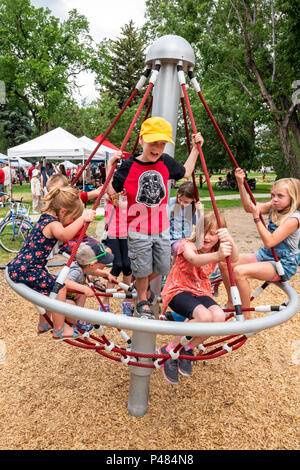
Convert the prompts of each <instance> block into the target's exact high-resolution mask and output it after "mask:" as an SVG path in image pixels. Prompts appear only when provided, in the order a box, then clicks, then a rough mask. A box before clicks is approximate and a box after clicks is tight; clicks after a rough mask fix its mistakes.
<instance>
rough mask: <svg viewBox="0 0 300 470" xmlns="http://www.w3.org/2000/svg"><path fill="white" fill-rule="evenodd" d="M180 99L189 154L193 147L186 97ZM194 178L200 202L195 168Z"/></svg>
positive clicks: (195, 189) (197, 198)
mask: <svg viewBox="0 0 300 470" xmlns="http://www.w3.org/2000/svg"><path fill="white" fill-rule="evenodd" d="M180 101H181V107H182V114H183V120H184V127H185V134H186V143H187V148H188V151H189V154H190V153H191V150H192V149H191V142H190V135H189V127H188V122H187V116H186V110H185V104H184V98H180ZM192 179H193V185H194V194H195V199H196V202H198V201H199V192H198V188H197V183H196V179H195V170H194V171H193V173H192Z"/></svg>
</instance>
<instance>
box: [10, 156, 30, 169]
mask: <svg viewBox="0 0 300 470" xmlns="http://www.w3.org/2000/svg"><path fill="white" fill-rule="evenodd" d="M8 161H10V165H11V166H12V167H13V168H17V167H18V166H22V167H23V168H29V167H30V166H31V165H32V163H30V162H28V161H27V160H24V158H21V157H18V158H9V159H8Z"/></svg>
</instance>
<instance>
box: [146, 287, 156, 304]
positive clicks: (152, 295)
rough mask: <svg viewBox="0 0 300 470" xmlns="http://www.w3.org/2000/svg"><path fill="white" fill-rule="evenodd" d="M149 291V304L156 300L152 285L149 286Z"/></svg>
mask: <svg viewBox="0 0 300 470" xmlns="http://www.w3.org/2000/svg"><path fill="white" fill-rule="evenodd" d="M148 292H150V297H148V299H147V302H148V305H151V304H153V302H154V299H155V294H154V292H152V290H151V289H150V287H148Z"/></svg>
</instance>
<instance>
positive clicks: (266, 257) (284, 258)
mask: <svg viewBox="0 0 300 470" xmlns="http://www.w3.org/2000/svg"><path fill="white" fill-rule="evenodd" d="M276 254H277V256H278V258H279V259H280V261H281V264H282V267H283V269H284V273H285V275H286V278H287V279H290V278H291V277H292V276H294V275H295V274H296V272H297V269H298V266H299V261H300V255H298V254H292V253H290V252H289V253H288V255H287V253H284V254H283V253H280V251H278V252H277V251H276ZM255 257H256V259H257V261H268V262H269V263H271V264H272V265H273V266H274V269H275V271H276V261H275V260H274V257H273V255H272V251H271V250H270V249H269V248H268V249H267V248H264V247H263V248H261V249H260V250H259V251H257V252H256V253H255ZM276 272H277V271H276Z"/></svg>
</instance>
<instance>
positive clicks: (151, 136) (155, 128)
mask: <svg viewBox="0 0 300 470" xmlns="http://www.w3.org/2000/svg"><path fill="white" fill-rule="evenodd" d="M140 137H143V139H144V141H145V142H147V143H149V142H157V141H158V140H165V141H166V142H171V144H173V145H175V144H174V142H173V140H172V126H171V124H170V123H169V122H168V121H166V120H165V119H163V118H161V117H151V118H149V119H146V120H145V121H144V122H143V124H142V126H141V131H140Z"/></svg>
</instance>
